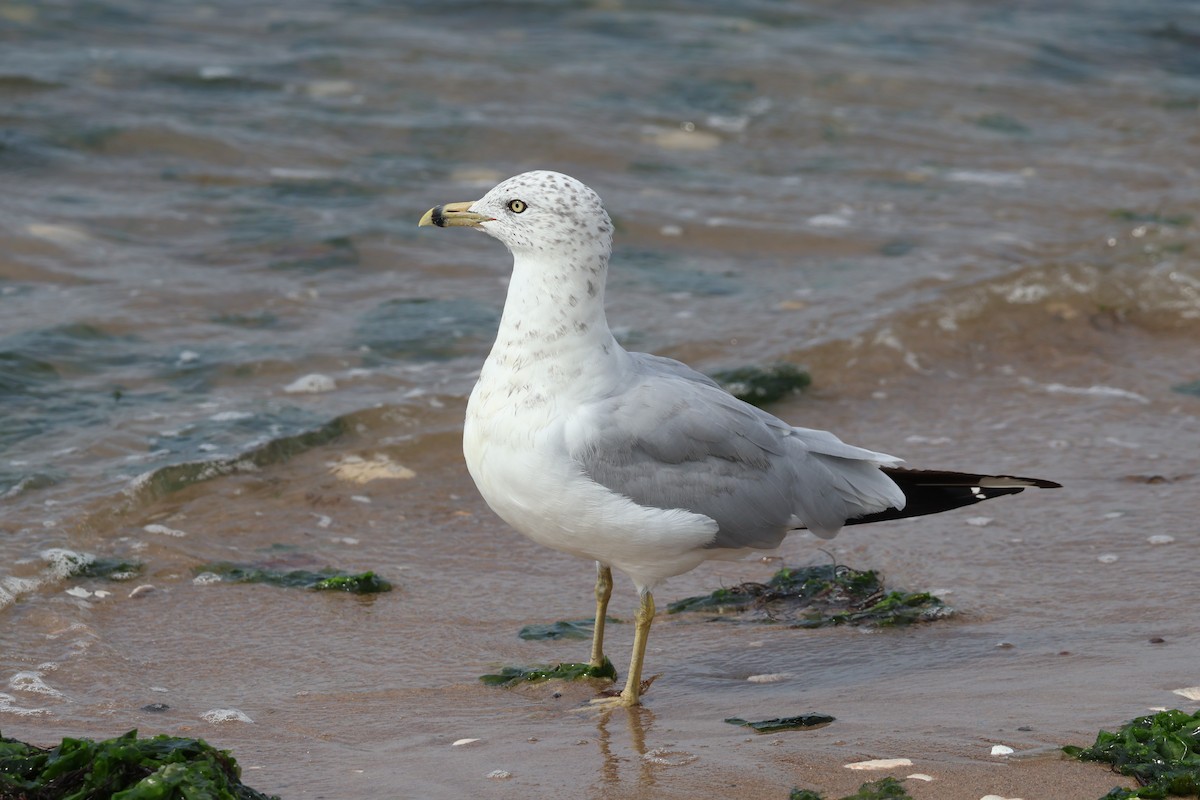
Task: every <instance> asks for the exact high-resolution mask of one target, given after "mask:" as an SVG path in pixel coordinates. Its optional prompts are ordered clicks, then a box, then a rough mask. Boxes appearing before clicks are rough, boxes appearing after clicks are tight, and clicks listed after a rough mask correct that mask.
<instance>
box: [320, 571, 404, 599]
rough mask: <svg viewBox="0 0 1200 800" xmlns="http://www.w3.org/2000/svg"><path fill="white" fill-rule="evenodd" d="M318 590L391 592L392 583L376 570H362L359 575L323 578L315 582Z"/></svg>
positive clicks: (369, 592) (365, 592)
mask: <svg viewBox="0 0 1200 800" xmlns="http://www.w3.org/2000/svg"><path fill="white" fill-rule="evenodd" d="M312 588H313V589H315V590H316V591H318V592H350V593H351V594H378V593H380V592H390V591H391V590H392V585H391V584H390V583H388V582H387V581H385V580H384V579H383V578H381V577H379V576H378V575H376V574H375V573H374V572H370V571H368V572H360V573H359V574H357V575H334V576H332V577H329V578H322V579H321V580H319V581H317V582H316V583H315V584H313V587H312Z"/></svg>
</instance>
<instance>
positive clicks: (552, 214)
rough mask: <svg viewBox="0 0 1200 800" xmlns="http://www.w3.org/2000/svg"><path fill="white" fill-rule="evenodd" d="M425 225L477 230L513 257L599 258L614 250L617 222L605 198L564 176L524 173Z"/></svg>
mask: <svg viewBox="0 0 1200 800" xmlns="http://www.w3.org/2000/svg"><path fill="white" fill-rule="evenodd" d="M420 224H421V225H436V226H438V227H439V228H451V227H462V228H475V229H476V230H480V231H483V232H484V233H486V234H488V235H489V236H493V237H495V238H496V239H499V240H500V241H502V242H504V244H505V245H506V246H507V247H508V249H509V250H511V251H512V252H513V254H514V255H516V254H518V253H538V252H546V251H566V252H570V253H574V254H582V253H588V254H595V255H598V256H600V257H602V258H605V259H607V258H608V254H609V252H610V250H611V249H612V231H613V226H612V220H610V219H609V218H608V213H607V212H605V210H604V206H603V204H602V203H601V202H600V196H599V195H597V194H596V193H595V192H593V191H592V190H591V189H589V188H588V187H587V186H585V185H584V184H582V183H580V182H579V181H577V180H575V179H574V178H572V177H571V176H569V175H563V174H562V173H561V172H550V171H548V170H538V171H536V172H524V173H522V174H520V175H516V176H514V177H512V178H509V179H508V180H506V181H504V182H502V183H500V184H499V185H497V186H496V187H495V188H494V189H492V190H491V191H490V192H488V193H487V194H485V195H484V196H483V197H481V198H480V199H478V200H475V201H474V202H467V203H447V204H445V205H440V206H436V207H434V208H431V209H429V211H427V212H425V216H423V217H421V222H420Z"/></svg>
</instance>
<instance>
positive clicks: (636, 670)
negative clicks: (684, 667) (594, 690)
mask: <svg viewBox="0 0 1200 800" xmlns="http://www.w3.org/2000/svg"><path fill="white" fill-rule="evenodd" d="M653 621H654V596H653V595H652V594H650V593H649V592H643V593H642V604H641V605H640V606H638V611H637V616H635V617H634V623H635V627H634V631H633V656H632V657H631V658H630V659H629V675H628V676H627V677H626V678H625V688H624V689H622V690H621V696H620V697H613V698H606V699H608V700H609V702H608V703H604V705H606V706H608V707H612V706H624V707H625V708H632V707H633V706H636V705H641V702H642V700H641V695H642V661H643V659H645V657H646V639H647V638H649V636H650V623H651V622H653Z"/></svg>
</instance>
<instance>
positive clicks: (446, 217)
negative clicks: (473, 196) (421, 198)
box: [417, 201, 493, 228]
mask: <svg viewBox="0 0 1200 800" xmlns="http://www.w3.org/2000/svg"><path fill="white" fill-rule="evenodd" d="M473 202H474V201H471V202H468V203H446V204H445V205H443V206H434V207H433V208H431V209H429V210H428V211H426V212H425V216H423V217H421V221H420V222H418V223H417V227H422V228H423V227H425V226H426V225H436V226H438V227H439V228H478V227H479V223H481V222H491V221H492V219H493V218H492V217H489V216H487V215H486V214H478V213H476V212H474V211H471V210H470V209H471V205H472V203H473Z"/></svg>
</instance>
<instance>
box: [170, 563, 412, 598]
mask: <svg viewBox="0 0 1200 800" xmlns="http://www.w3.org/2000/svg"><path fill="white" fill-rule="evenodd" d="M194 571H195V573H196V574H198V575H199V574H201V573H206V572H207V573H212V574H214V575H218V576H220V578H221V579H222V580H226V581H229V582H231V583H265V584H268V585H270V586H282V587H286V588H300V589H313V590H314V591H338V592H351V593H353V594H376V593H378V592H390V591H391V590H392V585H391V584H390V583H388V582H387V581H385V580H384V579H383V578H380V577H379V576H378V575H376V574H375V573H374V572H361V573H358V574H357V575H354V574H351V573H347V572H339V571H338V570H335V569H330V568H326V569H323V570H318V571H313V570H308V569H293V570H288V571H284V570H280V569H270V568H269V567H259V566H255V565H254V564H235V563H233V562H230V561H221V562H217V563H215V564H205V565H204V566H202V567H197V568H196V569H195V570H194Z"/></svg>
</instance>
